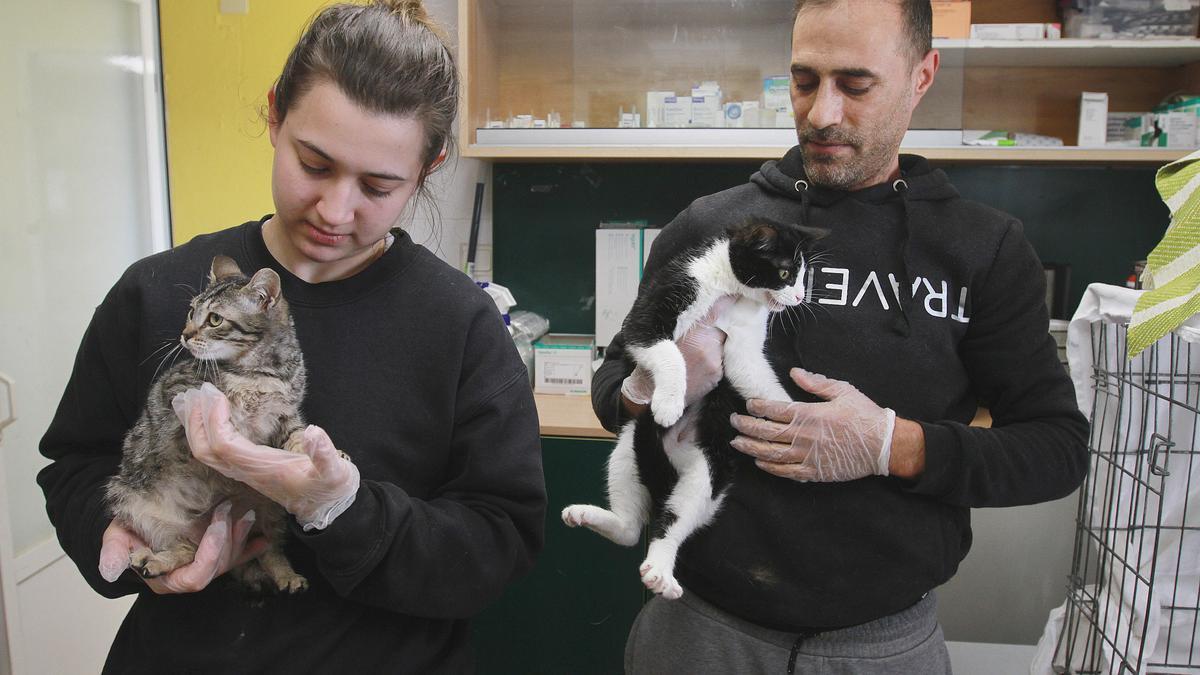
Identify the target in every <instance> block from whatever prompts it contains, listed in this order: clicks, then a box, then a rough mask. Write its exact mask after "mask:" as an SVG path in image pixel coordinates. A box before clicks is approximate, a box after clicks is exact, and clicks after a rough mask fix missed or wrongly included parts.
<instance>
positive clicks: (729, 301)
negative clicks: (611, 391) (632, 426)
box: [621, 295, 736, 405]
mask: <svg viewBox="0 0 1200 675" xmlns="http://www.w3.org/2000/svg"><path fill="white" fill-rule="evenodd" d="M735 301H736V298H735V297H734V296H732V295H727V296H725V297H722V298H720V299H718V300H717V301H716V302H714V303H713V306H712V308H711V309H709V310H708V313H707V314H705V315H704V316H703V317H702V318H700V319H699V320H698V321H696V323H694V324H692V327H691V328H689V329H688V330H687V332H686V333H684V334H683V335H682V336H680V338H679V339H678V340H676V341H675V344H676V346H678V347H679V351H680V353H682V354H683V362H684V365H686V367H687V389H686V391H685V392H684V395H683V403H684V405H691V404H693V403H695V402H696V401H699V400H700V399H701V398H704V395H705V394H707V393H708V392H710V391H712V390H713V389H714V388H715V387H716V386H717V383H718V382H720V381H721V376H722V375H723V374H724V370H723V369H722V355H723V350H724V346H725V331H723V330H721V329H720V328H717V326H716V323H717V320H718V318H719V317H720V316H721V314H722V313H723V312H724V311H725V310H727V309H729V307H730V306H731V305H733V303H734V302H735ZM621 394H622V395H623V396H624V397H625V398H626V400H628V401H629V402H630V403H633V404H635V405H649V404H650V399H651V397H652V395H653V394H654V380H653V378H652V377H651V376H650V373H649V372H647V371H646V369H645V368H642V367H641V366H638V367H636V368H634V369H633V372H632V373H631V374H630V375H629V377H626V378H625V381H624V382H622V383H621Z"/></svg>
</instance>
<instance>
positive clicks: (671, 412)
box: [650, 392, 684, 427]
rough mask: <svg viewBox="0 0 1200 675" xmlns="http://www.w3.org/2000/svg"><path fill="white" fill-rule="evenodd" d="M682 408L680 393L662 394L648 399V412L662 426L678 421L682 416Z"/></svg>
mask: <svg viewBox="0 0 1200 675" xmlns="http://www.w3.org/2000/svg"><path fill="white" fill-rule="evenodd" d="M656 393H657V392H656ZM683 408H684V405H683V395H682V394H678V395H676V394H663V395H661V396H654V397H652V398H651V399H650V412H651V413H652V414H653V415H654V421H655V422H657V423H658V425H659V426H662V427H669V426H671V425H673V424H675V423H676V422H678V421H679V418H680V417H683Z"/></svg>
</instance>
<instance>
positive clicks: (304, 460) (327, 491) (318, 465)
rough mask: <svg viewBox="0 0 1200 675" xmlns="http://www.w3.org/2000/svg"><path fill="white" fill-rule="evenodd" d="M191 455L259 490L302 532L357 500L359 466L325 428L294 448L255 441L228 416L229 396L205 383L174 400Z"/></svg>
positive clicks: (315, 527)
mask: <svg viewBox="0 0 1200 675" xmlns="http://www.w3.org/2000/svg"><path fill="white" fill-rule="evenodd" d="M171 405H172V406H173V407H174V408H175V414H176V415H177V416H178V417H179V421H180V422H182V423H183V428H184V431H185V433H186V434H187V439H188V445H189V446H191V449H192V455H193V456H194V457H195V458H196V459H198V460H200V461H201V462H203V463H204V464H206V465H207V466H210V467H212V468H213V469H215V470H216V471H218V472H219V473H221V474H222V475H224V476H227V477H229V478H232V479H234V480H236V481H241V482H243V483H245V484H246V485H249V486H250V487H252V488H254V489H255V490H258V491H259V492H260V493H262V494H263V495H265V496H266V497H267V498H268V499H270V500H272V501H274V502H275V503H277V504H279V505H280V506H282V507H283V508H284V509H286V510H287V512H288V513H290V514H292V515H293V516H295V517H296V521H297V522H299V523H300V525H301V526H302V527H303V528H304V530H305V531H306V532H307V531H310V530H320V529H324V528H326V527H328V526H329V523H331V522H333V519H334V518H336V517H338V516H339V515H341V513H342V512H343V511H345V510H346V509H347V508H349V506H350V505H351V504H352V503H354V497H355V495H356V494H357V493H358V486H359V474H358V467H356V466H354V463H353V462H351V461H350V460H349V458H347V457H346V456H345V455H343V454H342V453H340V452H338V451H337V449H336V448H334V446H333V441H332V440H330V438H329V435H328V434H326V433H325V430H324V429H322V428H321V427H318V426H315V425H310V426H309V427H308V428H306V429H304V431H303V437H302V438H295V436H293V439H294V441H295V444H296V446H299V447H294V446H292V445H290V444H291V443H292V442H293V439H289V447H293V449H294V450H295V452H288V451H287V450H281V449H279V448H271V447H267V446H265V445H258V444H256V443H253V442H251V441H250V440H249V439H247V438H246V437H245V436H243V435H242V434H240V433H239V432H238V431H237V429H235V428H234V426H233V423H232V422H231V421H230V419H229V400H228V399H227V398H225V395H224V394H222V393H221V392H220V391H218V390H217V388H216V387H214V386H213V385H211V384H209V383H208V382H205V383H204V385H203V386H201V387H200V389H198V390H197V389H189V390H187V391H185V392H183V393H182V394H178V395H176V396H175V398H174V399H173V400H172V401H171Z"/></svg>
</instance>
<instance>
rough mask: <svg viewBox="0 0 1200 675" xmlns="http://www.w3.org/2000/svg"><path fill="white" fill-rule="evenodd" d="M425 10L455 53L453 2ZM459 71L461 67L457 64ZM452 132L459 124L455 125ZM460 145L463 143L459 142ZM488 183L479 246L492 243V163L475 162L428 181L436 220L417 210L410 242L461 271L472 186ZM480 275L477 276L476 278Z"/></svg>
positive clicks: (436, 0) (454, 163) (451, 165)
mask: <svg viewBox="0 0 1200 675" xmlns="http://www.w3.org/2000/svg"><path fill="white" fill-rule="evenodd" d="M425 8H426V9H427V10H429V13H430V15H431V16H432V17H433V19H434V20H435V21H436V22H437V23H438V24H439V25H441V26H442V27H444V28H445V29H446V31H447V33H449V35H450V44H451V46H452V47H454V48H455V51H457V45H458V2H457V1H456V0H426V2H425ZM459 72H462V65H461V64H460V65H459ZM454 128H455V130H457V129H458V123H457V122H455V126H454ZM459 142H460V143H461V142H464V140H463V139H459ZM477 181H482V182H484V183H487V185H488V186H487V188H485V191H484V208H483V217H482V219H481V221H480V231H479V244H480V245H481V246H490V245H491V243H492V206H491V194H492V190H491V164H490V163H488V162H483V161H480V160H478V159H463V158H458V159H457V160H451V161H450V162H448V163H447V165H446V166H445V167H443V169H442V170H440V171H438V172H437V173H435V174H434V175H433V176H432V177H431V178H430V188H431V192H432V193H433V196H434V197H436V199H437V202H436V210H435V214H436V215H435V217H434V218H430V217H428V215H427V214H426V213H425V212H424V210H418V212H417V213H416V214H415V220H414V222H413V224H412V225H410V226H408V231H409V234H410V235H411V236H412V238H413V241H415V242H417V243H418V244H423V245H424V246H425V247H426V248H428V249H429V250H431V251H433V252H434V253H436V254H437V255H438V256H439V257H440V258H442V259H443V260H445V261H446V262H448V263H450V264H451V265H453V266H454V267H457V268H459V269H461V268H462V262H463V259H462V247H463V246H465V245H466V244H467V242H468V240H469V237H470V234H471V211H472V208H473V205H474V199H475V183H476V182H477ZM478 276H479V275H477V277H478Z"/></svg>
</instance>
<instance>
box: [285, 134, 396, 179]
mask: <svg viewBox="0 0 1200 675" xmlns="http://www.w3.org/2000/svg"><path fill="white" fill-rule="evenodd" d="M296 142H297V143H299V144H300V145H303V146H304V147H306V148H308V149H309V150H312V151H313V152H314V153H316V154H317V155H319V156H320V157H321V159H324V160H325V161H327V162H336V161H337V160H335V159H334V158H333V157H330V156H329V153H327V152H325V151H324V150H322V149H321V148H319V147H317V146H316V144H314V143H312V142H310V141H306V140H303V139H299V138H298V139H296ZM364 175H367V176H370V177H372V178H379V179H381V180H398V181H404V180H406V179H405V178H403V177H401V176H397V175H396V174H394V173H383V172H379V171H371V172H368V173H366V174H364Z"/></svg>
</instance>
